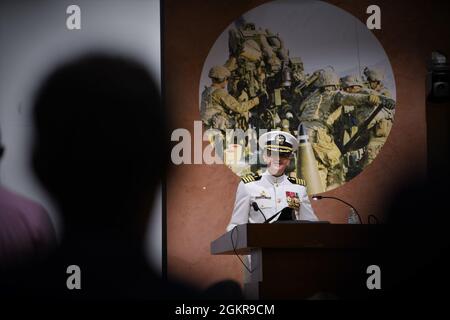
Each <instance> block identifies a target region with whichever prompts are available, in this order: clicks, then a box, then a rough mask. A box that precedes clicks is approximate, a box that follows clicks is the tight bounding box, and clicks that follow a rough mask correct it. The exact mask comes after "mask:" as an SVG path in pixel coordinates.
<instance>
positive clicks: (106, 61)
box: [0, 55, 198, 299]
mask: <svg viewBox="0 0 450 320" xmlns="http://www.w3.org/2000/svg"><path fill="white" fill-rule="evenodd" d="M34 120H35V126H36V136H35V148H34V157H33V165H34V169H35V172H36V174H37V176H38V178H39V179H40V181H41V182H42V184H43V185H44V186H45V188H46V189H47V190H48V191H49V192H50V194H51V195H52V196H53V198H54V200H55V201H56V203H57V205H58V206H59V208H60V211H61V213H62V216H63V226H64V228H63V240H62V243H61V246H60V247H59V248H58V250H57V251H56V253H55V254H54V255H53V256H52V257H51V258H50V259H48V260H46V261H45V262H42V263H36V264H34V265H31V266H30V265H26V266H23V268H21V269H20V268H16V269H15V270H14V272H13V274H12V275H11V274H9V275H8V277H4V279H3V281H4V286H3V288H8V289H5V291H4V294H5V295H7V297H9V298H11V297H14V296H16V297H17V296H19V297H33V298H41V299H48V298H52V299H128V298H130V299H131V298H133V299H174V298H196V297H198V293H197V291H196V290H194V289H191V288H189V287H187V286H185V285H181V284H179V283H169V282H165V281H163V280H162V279H161V278H160V277H159V276H158V275H157V274H156V273H154V272H152V271H151V270H150V269H149V267H148V266H147V263H146V259H145V255H144V235H145V231H146V227H147V219H148V216H149V214H150V211H151V206H152V203H153V199H154V194H155V191H156V190H155V189H156V188H157V187H158V185H159V183H160V182H161V180H162V178H163V177H164V176H165V173H166V165H167V163H168V160H169V159H168V156H167V154H168V145H167V142H168V141H169V140H168V135H167V131H166V121H165V118H164V114H163V110H162V106H161V103H160V98H159V94H158V89H157V87H156V85H155V83H154V82H153V80H152V79H151V77H150V76H149V74H148V73H147V71H146V70H145V69H144V68H143V67H142V66H141V65H139V64H138V63H135V62H132V61H129V60H125V59H121V58H117V57H108V56H102V55H91V56H88V57H84V58H82V59H79V60H77V61H75V62H71V63H69V64H66V65H64V66H62V67H60V68H58V69H57V70H56V71H55V72H53V73H51V75H50V76H49V77H48V78H47V79H46V80H45V82H44V84H43V86H42V87H41V88H40V90H39V91H38V94H37V97H36V100H35V110H34ZM69 265H77V266H79V267H80V269H81V290H76V289H75V290H69V289H68V288H67V286H66V281H67V278H68V277H69V274H67V273H66V269H67V267H68V266H69ZM0 291H1V289H0Z"/></svg>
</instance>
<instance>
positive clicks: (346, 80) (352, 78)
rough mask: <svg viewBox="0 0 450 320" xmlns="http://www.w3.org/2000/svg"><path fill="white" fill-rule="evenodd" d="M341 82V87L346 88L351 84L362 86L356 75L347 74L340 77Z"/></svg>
mask: <svg viewBox="0 0 450 320" xmlns="http://www.w3.org/2000/svg"><path fill="white" fill-rule="evenodd" d="M341 84H342V87H343V88H348V87H352V86H359V87H362V86H363V84H362V81H361V79H360V78H359V77H358V76H357V75H354V74H353V75H348V76H345V77H342V78H341Z"/></svg>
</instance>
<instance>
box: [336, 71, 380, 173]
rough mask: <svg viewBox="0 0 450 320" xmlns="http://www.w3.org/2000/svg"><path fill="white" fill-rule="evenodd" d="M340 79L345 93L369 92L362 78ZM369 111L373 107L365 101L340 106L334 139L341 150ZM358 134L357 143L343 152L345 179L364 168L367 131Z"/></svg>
mask: <svg viewBox="0 0 450 320" xmlns="http://www.w3.org/2000/svg"><path fill="white" fill-rule="evenodd" d="M340 81H341V87H342V89H343V90H344V91H345V92H347V93H360V94H362V93H363V94H369V91H368V90H366V89H364V88H363V85H364V84H363V82H362V80H361V79H360V78H359V77H358V76H356V75H348V76H345V77H342V78H341V80H340ZM374 94H375V93H374ZM371 111H373V107H372V106H371V105H368V104H367V103H364V104H362V105H343V106H342V114H341V117H340V119H339V120H338V123H339V124H338V128H337V129H336V140H338V142H337V144H338V146H339V148H340V149H341V150H343V149H344V146H345V145H346V144H347V143H348V142H349V140H350V139H351V138H352V137H353V136H354V135H355V134H357V133H358V125H359V124H361V123H363V122H364V120H365V119H367V118H368V117H369V116H370V112H371ZM358 134H359V135H360V138H359V139H358V143H355V144H353V145H352V146H351V148H349V150H346V152H344V154H343V158H344V172H345V177H346V180H347V181H348V180H350V179H352V178H353V177H355V176H356V175H358V174H359V173H360V172H361V171H362V170H363V169H364V164H365V159H366V157H367V143H368V131H367V130H365V131H364V132H359V133H358Z"/></svg>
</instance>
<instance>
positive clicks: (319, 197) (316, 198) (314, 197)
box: [312, 195, 363, 224]
mask: <svg viewBox="0 0 450 320" xmlns="http://www.w3.org/2000/svg"><path fill="white" fill-rule="evenodd" d="M312 199H313V200H322V199H334V200H337V201H340V202H342V203H344V204H346V205H347V206H349V207H350V208H352V209H353V211H354V212H355V213H356V215H357V216H358V220H359V223H361V224H363V221H362V219H361V216H360V215H359V213H358V210H356V208H355V207H354V206H352V205H351V204H350V203H348V202H346V201H344V200H342V199H339V198H336V197H325V196H317V195H314V196H312Z"/></svg>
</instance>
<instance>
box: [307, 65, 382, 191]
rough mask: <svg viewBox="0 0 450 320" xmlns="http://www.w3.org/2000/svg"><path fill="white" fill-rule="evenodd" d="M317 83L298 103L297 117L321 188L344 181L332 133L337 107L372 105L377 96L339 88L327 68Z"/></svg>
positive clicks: (338, 151) (333, 74) (338, 152)
mask: <svg viewBox="0 0 450 320" xmlns="http://www.w3.org/2000/svg"><path fill="white" fill-rule="evenodd" d="M317 85H318V87H319V90H317V91H316V92H314V93H313V94H312V95H311V96H309V97H308V98H307V99H306V100H305V101H304V102H303V103H302V104H301V106H300V110H299V114H300V118H299V121H300V123H302V124H303V126H304V129H305V131H306V133H307V134H308V136H309V138H310V142H311V144H312V147H313V150H314V155H315V157H316V160H317V162H318V163H317V167H318V169H319V174H320V177H321V180H322V184H323V186H324V189H333V188H335V187H337V186H339V185H341V184H342V183H343V182H344V172H343V163H342V154H341V151H340V150H339V148H338V147H337V145H336V144H335V139H334V135H333V134H334V130H335V128H334V125H335V121H336V120H337V118H339V116H340V112H339V111H337V110H338V109H339V108H340V107H341V106H343V105H361V104H370V105H375V104H377V103H378V102H379V100H377V98H376V96H373V95H367V94H351V93H345V92H342V91H339V90H338V88H339V78H338V76H337V75H336V73H334V72H331V71H326V72H322V74H321V76H320V78H319V80H318V83H317Z"/></svg>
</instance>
